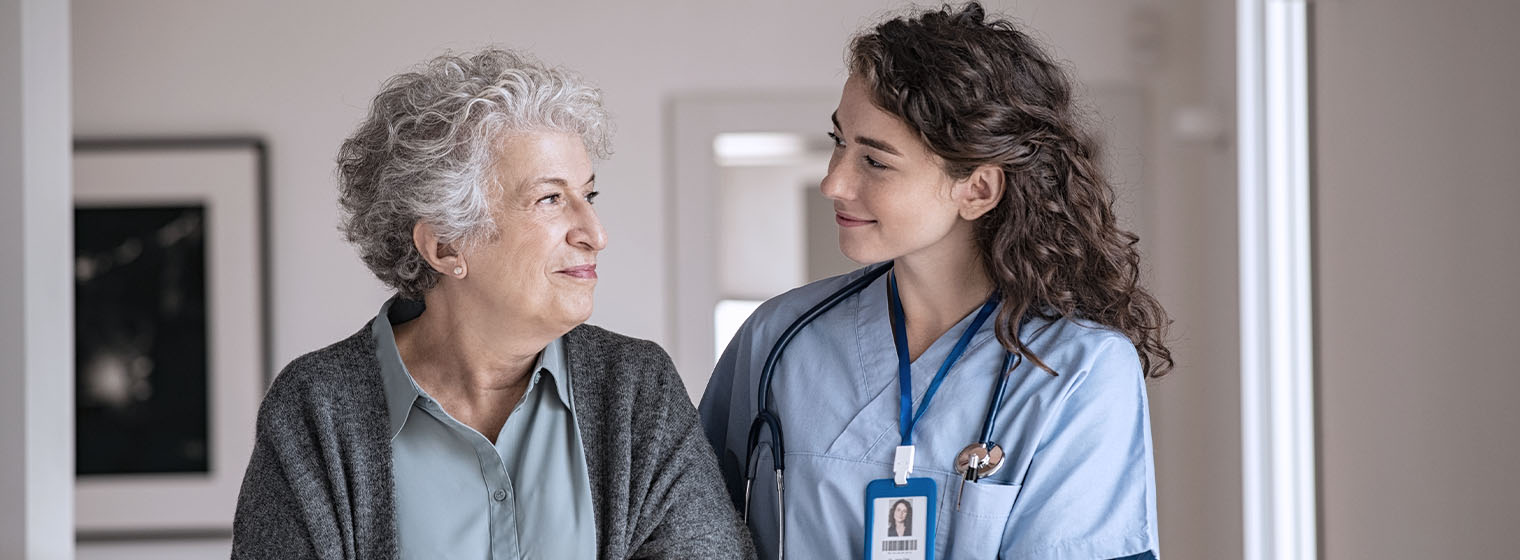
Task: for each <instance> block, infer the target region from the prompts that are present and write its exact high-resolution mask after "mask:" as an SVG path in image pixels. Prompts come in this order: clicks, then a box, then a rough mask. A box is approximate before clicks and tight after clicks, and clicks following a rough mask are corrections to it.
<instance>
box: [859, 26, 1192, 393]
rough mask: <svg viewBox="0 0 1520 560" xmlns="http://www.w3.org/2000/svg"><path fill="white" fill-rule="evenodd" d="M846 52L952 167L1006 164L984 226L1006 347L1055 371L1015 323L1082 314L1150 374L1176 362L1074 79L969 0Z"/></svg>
mask: <svg viewBox="0 0 1520 560" xmlns="http://www.w3.org/2000/svg"><path fill="white" fill-rule="evenodd" d="M847 63H848V65H849V70H850V73H851V74H852V75H854V76H858V77H860V78H862V79H863V80H865V82H866V83H867V84H868V87H869V88H870V90H871V98H872V102H873V103H874V104H875V105H876V106H878V107H880V108H881V109H882V110H884V111H887V112H889V113H891V114H893V115H896V116H897V117H898V118H901V119H902V120H903V121H905V122H906V123H907V124H908V126H909V127H910V128H912V129H913V130H914V131H915V132H917V133H918V135H919V137H920V138H921V139H922V140H923V141H924V142H925V143H926V144H927V145H928V146H929V149H930V150H932V151H933V152H934V153H935V154H938V155H939V156H940V158H942V159H943V161H944V170H945V172H946V173H947V174H949V175H950V176H951V177H954V178H956V179H962V178H965V177H967V176H969V175H970V174H971V172H972V171H974V170H975V169H976V168H978V167H980V166H983V165H988V164H992V165H997V166H999V167H1001V168H1002V170H1003V177H1004V185H1005V188H1004V191H1003V197H1002V199H1001V200H1000V201H999V203H998V205H997V207H996V208H995V209H993V210H992V211H990V212H988V213H987V214H986V215H984V216H982V217H981V218H979V219H978V220H977V224H976V232H977V233H976V237H977V245H978V248H979V249H980V253H981V257H982V263H983V265H984V267H985V268H986V271H987V274H988V276H989V277H990V278H991V279H992V280H993V282H994V283H995V284H996V285H997V289H998V291H999V294H1000V296H1001V298H1002V301H1003V302H1004V305H1003V306H1002V310H1001V311H1000V312H999V313H998V317H997V323H996V329H997V336H998V340H999V341H1000V342H1001V343H1002V344H1003V346H1004V347H1005V348H1008V349H1009V350H1010V351H1013V352H1014V353H1015V354H1017V355H1019V356H1020V357H1023V358H1028V359H1030V360H1031V361H1032V362H1033V363H1034V364H1036V365H1038V366H1039V367H1041V368H1042V369H1044V370H1046V371H1048V372H1050V373H1051V374H1057V372H1056V371H1054V370H1052V369H1051V368H1050V367H1049V366H1047V365H1046V364H1045V363H1044V362H1043V361H1042V360H1040V358H1039V357H1038V356H1035V355H1033V353H1032V352H1031V351H1030V350H1029V348H1028V347H1027V346H1025V345H1024V342H1023V341H1022V340H1020V339H1019V337H1018V328H1019V324H1020V322H1021V321H1020V320H1021V318H1023V317H1024V316H1026V315H1031V314H1032V315H1038V316H1042V317H1046V318H1052V319H1053V318H1057V317H1068V318H1082V319H1086V320H1089V321H1093V322H1096V323H1099V324H1102V325H1106V326H1108V327H1111V328H1113V329H1115V330H1118V331H1119V332H1121V333H1123V334H1124V335H1125V336H1127V337H1129V339H1130V341H1131V342H1132V343H1134V345H1135V348H1136V349H1137V350H1139V354H1140V362H1141V367H1142V371H1143V373H1144V375H1146V376H1148V377H1161V376H1162V375H1165V374H1166V373H1167V372H1168V371H1170V370H1171V368H1172V365H1173V362H1172V353H1171V350H1170V349H1168V348H1167V346H1166V340H1165V335H1166V328H1167V326H1168V325H1169V324H1170V323H1171V321H1170V319H1168V318H1167V314H1166V310H1165V309H1163V308H1162V307H1161V304H1160V303H1159V302H1157V301H1156V298H1154V297H1152V296H1151V294H1150V293H1148V292H1146V290H1145V289H1144V288H1142V287H1141V286H1140V284H1139V279H1140V253H1139V251H1138V250H1137V249H1136V247H1135V245H1136V244H1137V243H1138V242H1139V240H1140V238H1139V236H1137V235H1135V234H1134V233H1131V232H1129V231H1125V230H1124V229H1121V228H1120V227H1119V225H1118V222H1117V220H1116V219H1115V216H1114V211H1113V204H1114V190H1113V187H1112V186H1111V185H1110V184H1109V182H1108V180H1107V179H1106V178H1105V177H1104V174H1103V171H1102V169H1101V168H1100V166H1099V164H1098V160H1097V141H1096V140H1095V139H1094V138H1093V136H1092V135H1090V134H1089V133H1088V132H1087V131H1086V130H1085V120H1084V116H1083V114H1082V112H1081V111H1080V110H1079V107H1078V106H1076V105H1075V104H1074V103H1073V100H1072V86H1071V84H1072V79H1071V77H1070V76H1068V74H1067V72H1066V70H1065V69H1063V68H1062V67H1061V66H1059V65H1058V64H1056V63H1055V62H1054V61H1053V60H1052V59H1051V57H1050V55H1049V54H1047V53H1046V52H1045V51H1044V50H1043V49H1042V48H1041V47H1040V45H1038V44H1037V43H1036V42H1035V41H1034V40H1033V39H1032V38H1030V37H1029V35H1027V34H1025V33H1024V32H1022V31H1020V30H1019V29H1018V28H1017V27H1016V26H1015V25H1014V24H1013V22H1011V21H1009V20H1007V19H1002V18H997V17H992V18H989V17H988V16H987V14H986V12H985V11H984V10H983V9H982V6H981V4H979V3H976V2H972V3H969V4H965V5H964V6H961V7H959V8H956V7H953V6H950V5H945V6H942V7H941V8H940V9H938V10H935V11H927V12H922V13H918V14H916V15H914V16H909V17H899V18H896V19H892V20H890V21H887V22H885V23H882V24H880V25H878V26H876V27H875V28H874V29H871V30H870V31H868V32H865V33H862V34H860V35H858V36H856V37H855V39H854V40H853V41H852V42H851V44H850V49H849V57H848V61H847Z"/></svg>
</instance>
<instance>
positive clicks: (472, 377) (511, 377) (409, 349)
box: [395, 297, 557, 404]
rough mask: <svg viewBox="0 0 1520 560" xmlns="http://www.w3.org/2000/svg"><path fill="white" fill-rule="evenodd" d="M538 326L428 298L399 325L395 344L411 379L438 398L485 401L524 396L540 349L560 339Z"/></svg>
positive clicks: (476, 308) (478, 309)
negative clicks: (420, 309)
mask: <svg viewBox="0 0 1520 560" xmlns="http://www.w3.org/2000/svg"><path fill="white" fill-rule="evenodd" d="M537 330H539V329H534V328H532V327H531V326H529V325H526V324H524V323H522V322H514V321H511V320H510V319H505V318H502V317H500V316H493V315H492V314H490V313H489V312H488V311H487V310H484V309H481V308H479V307H469V306H461V305H452V304H450V303H448V302H444V301H437V300H435V298H432V297H429V298H428V306H427V311H425V312H424V313H423V314H422V315H421V316H418V317H417V318H416V319H413V320H411V321H408V322H406V323H402V324H400V325H396V329H395V333H396V348H397V350H399V351H400V354H401V360H402V362H403V363H405V364H406V367H407V370H408V371H409V372H411V374H412V378H413V379H415V380H416V381H417V383H418V385H421V386H422V388H423V389H424V390H426V391H428V393H429V394H432V395H433V396H434V397H435V398H437V399H440V400H456V399H465V400H469V401H487V400H492V399H495V398H500V397H503V396H510V395H511V394H512V393H516V395H517V396H521V393H522V389H523V388H524V387H526V385H527V381H528V378H529V375H528V374H529V373H530V372H531V371H532V369H533V365H534V364H535V363H536V362H537V360H538V355H539V353H540V352H542V351H543V349H544V347H545V346H548V344H549V342H551V341H553V340H554V339H555V338H556V337H557V335H549V334H546V333H540V332H536V331H537ZM451 396H453V397H455V399H450V397H451ZM481 404H485V403H484V402H482V403H481Z"/></svg>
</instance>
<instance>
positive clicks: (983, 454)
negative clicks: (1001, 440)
mask: <svg viewBox="0 0 1520 560" xmlns="http://www.w3.org/2000/svg"><path fill="white" fill-rule="evenodd" d="M1002 468H1003V448H1002V446H999V445H998V444H996V443H994V444H992V447H990V448H989V447H986V446H985V445H983V444H982V443H980V442H978V443H973V444H971V445H967V446H966V448H965V449H962V450H961V452H960V453H959V454H957V455H956V456H955V472H958V473H961V475H962V476H964V477H966V480H970V481H972V482H976V481H977V479H980V478H986V477H989V476H992V475H993V474H996V473H997V472H998V470H1000V469H1002Z"/></svg>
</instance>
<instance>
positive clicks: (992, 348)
mask: <svg viewBox="0 0 1520 560" xmlns="http://www.w3.org/2000/svg"><path fill="white" fill-rule="evenodd" d="M862 274H864V271H856V272H854V273H851V274H848V275H844V276H839V277H835V278H830V279H827V280H822V281H819V282H815V283H813V284H809V285H807V286H803V287H801V288H798V289H795V290H792V291H790V292H788V293H786V294H783V295H781V296H778V297H776V298H774V299H772V300H770V301H768V302H766V303H765V304H764V305H762V306H760V308H759V309H757V310H756V311H755V313H754V314H753V315H752V316H751V317H750V318H749V320H748V321H747V322H746V323H745V324H744V326H743V327H742V328H740V330H739V332H738V333H737V334H736V335H735V336H734V338H733V340H732V341H731V342H730V343H729V346H728V348H727V350H726V351H725V352H724V353H723V356H722V357H721V358H720V359H719V362H718V366H717V368H716V369H715V370H714V372H713V377H712V379H711V381H710V382H709V384H708V387H707V391H706V393H705V395H704V396H703V399H702V404H701V414H702V422H703V426H704V428H705V430H706V432H707V435H708V438H709V440H710V441H711V443H712V444H713V447H714V449H715V451H716V452H717V453H718V458H719V463H720V464H721V466H722V468H723V473H724V476H725V479H726V480H727V481H728V484H729V490H730V493H731V494H732V495H733V496H734V497H735V503H736V504H740V505H742V503H741V501H742V496H743V491H744V489H743V485H744V474H745V464H744V461H745V454H746V449H747V445H746V444H747V438H748V434H749V425H750V422H751V420H752V419H753V418H754V415H755V414H756V412H757V410H756V402H755V392H756V391H757V389H758V387H757V384H758V381H759V376H760V369H761V365H762V364H763V363H764V360H765V358H766V356H767V354H769V352H770V351H771V348H772V346H773V345H774V343H775V341H776V339H777V338H778V337H779V335H780V333H781V331H782V330H784V329H785V328H786V327H787V325H789V324H790V323H791V322H792V321H793V320H795V319H796V318H797V317H798V316H800V315H802V313H803V312H804V311H805V310H806V309H807V308H808V307H811V306H812V305H813V304H815V303H817V302H818V301H820V300H822V299H824V298H825V297H827V296H828V295H829V294H831V293H834V292H835V291H836V290H838V289H839V288H840V287H842V286H844V285H845V284H847V283H849V282H850V281H851V280H854V279H856V278H859V277H860V276H861V275H862ZM886 282H887V280H886V278H885V276H884V277H882V278H878V279H877V280H876V281H874V282H873V283H872V284H871V285H870V286H867V287H866V289H864V290H862V291H861V292H860V293H859V294H856V295H854V296H851V297H850V298H849V299H848V300H846V301H844V302H843V303H841V304H840V305H839V306H838V307H836V308H834V309H833V310H831V311H829V312H828V313H825V314H823V315H822V316H820V317H818V318H817V319H816V320H815V321H814V322H813V323H812V324H810V325H808V326H807V327H806V328H805V329H803V330H802V331H801V332H800V333H799V334H798V336H797V337H796V338H795V339H793V341H792V343H791V345H790V346H789V347H788V348H787V349H786V353H785V355H784V357H783V358H782V359H781V361H780V362H779V363H778V365H777V369H776V374H775V380H774V383H773V385H772V388H771V391H772V395H773V397H772V398H773V399H774V401H773V402H774V403H775V404H774V405H773V407H774V408H775V409H776V411H777V412H778V413H779V414H780V416H781V419H782V422H783V423H784V425H785V432H784V434H785V435H784V437H785V438H786V457H785V459H786V488H787V494H786V512H785V518H786V524H787V531H786V539H787V543H786V551H787V557H791V558H855V557H860V555H861V554H862V551H861V550H859V549H860V547H861V546H862V542H863V540H864V523H865V521H864V516H865V514H864V508H863V506H862V504H863V500H864V496H865V494H864V492H865V488H866V485H867V484H869V483H870V481H872V480H875V479H881V478H891V477H892V459H893V454H894V451H895V449H896V446H897V445H898V444H899V443H900V439H901V437H900V434H899V432H898V424H899V410H900V405H899V398H900V396H899V392H898V387H899V383H898V369H897V353H896V349H895V347H894V344H893V339H892V330H891V326H890V321H889V318H888V317H889V316H888V305H887V297H886ZM973 315H975V311H973V312H972V313H971V314H968V315H967V316H966V317H965V318H963V319H962V320H961V321H960V322H959V323H957V324H956V325H955V326H953V327H951V328H950V330H949V331H947V332H945V333H944V334H943V335H942V336H941V337H940V338H939V339H937V340H936V341H934V342H933V343H932V344H931V345H930V346H929V348H928V349H927V350H925V351H924V352H923V353H922V354H921V355H920V356H919V357H918V358H917V359H916V360H914V361H913V362H912V366H911V378H912V382H913V383H912V390H913V391H912V398H913V404H914V406H915V407H916V406H918V404H919V403H920V402H921V400H922V398H923V394H924V392H925V390H926V389H927V387H928V386H929V382H930V380H931V378H932V377H933V376H934V374H935V373H936V371H937V369H938V368H939V366H940V364H941V363H943V362H944V361H945V358H946V356H947V354H949V353H950V351H951V349H952V347H953V346H954V345H955V343H956V342H957V340H958V339H959V338H960V337H961V335H962V334H964V333H965V331H966V329H967V328H968V327H969V326H970V324H971V323H972V320H973ZM994 332H995V329H994V322H993V321H988V322H987V323H985V324H984V325H982V326H981V327H980V328H979V329H978V330H977V332H976V333H975V334H974V335H973V336H972V338H971V340H970V343H969V345H968V346H967V347H966V350H965V352H964V355H963V356H962V357H961V358H960V359H959V360H958V361H957V362H956V363H955V364H954V366H953V367H952V368H951V369H950V370H949V372H948V374H947V376H946V377H945V379H944V381H943V382H942V385H941V387H940V389H939V392H938V393H937V396H936V397H935V398H934V406H933V407H931V408H930V409H928V411H927V412H926V413H925V414H924V416H923V417H922V419H921V420H920V421H919V423H918V424H917V426H916V428H915V432H914V433H915V436H914V444H915V446H916V448H917V449H916V456H917V460H916V463H915V466H914V469H913V476H921V477H930V478H933V479H934V480H935V482H936V484H937V486H938V488H939V492H940V496H939V499H938V500H937V502H938V508H939V510H938V516H939V520H940V521H939V522H938V527H937V531H938V533H937V534H936V539H935V542H936V554H935V557H936V558H993V557H997V556H1000V555H1001V556H1008V557H1017V558H1036V559H1042V558H1051V559H1067V558H1083V559H1093V558H1122V557H1125V556H1130V555H1134V554H1139V553H1142V552H1145V551H1154V550H1156V549H1157V542H1156V541H1157V537H1156V513H1155V512H1156V509H1155V478H1154V474H1153V472H1152V468H1151V465H1152V459H1151V457H1152V452H1151V441H1150V440H1151V438H1150V422H1149V415H1148V410H1147V406H1148V405H1147V401H1146V395H1145V386H1144V379H1143V377H1142V375H1141V369H1140V362H1139V356H1138V354H1137V352H1136V351H1135V348H1134V346H1133V345H1132V344H1131V343H1130V342H1129V340H1128V339H1127V338H1125V337H1124V336H1123V335H1122V334H1119V333H1117V332H1115V331H1113V330H1111V329H1107V328H1104V327H1102V326H1099V325H1095V324H1092V323H1088V322H1085V321H1074V320H1069V319H1059V320H1054V321H1051V320H1047V319H1038V318H1036V319H1032V320H1030V321H1028V322H1027V323H1026V324H1025V325H1024V326H1023V328H1022V329H1021V331H1020V337H1021V339H1022V340H1024V342H1025V343H1026V344H1027V345H1028V346H1029V348H1030V349H1031V350H1032V351H1033V352H1034V353H1035V354H1036V355H1038V356H1040V357H1041V358H1042V359H1043V360H1044V361H1045V362H1046V364H1048V365H1050V366H1051V367H1052V368H1053V369H1055V370H1056V371H1057V372H1058V373H1060V375H1058V376H1052V375H1050V374H1049V373H1046V372H1045V371H1044V370H1041V369H1039V368H1037V367H1036V366H1034V365H1033V364H1032V363H1031V361H1029V360H1024V361H1023V362H1022V363H1021V364H1020V365H1019V366H1018V367H1017V368H1015V369H1014V371H1013V372H1012V373H1010V375H1011V376H1012V377H1011V378H1010V379H1009V383H1008V387H1007V389H1006V390H1005V393H1004V404H1003V409H1002V412H1001V413H1000V414H999V416H998V421H997V425H996V427H995V428H994V431H993V438H994V440H995V441H997V442H998V443H999V444H1000V445H1001V446H1002V447H1003V449H1004V451H1005V452H1006V453H1007V458H1006V459H1005V464H1004V466H1003V468H1002V469H1001V470H1000V471H999V472H998V473H996V474H995V475H993V476H992V477H990V478H985V479H982V480H981V481H979V482H976V483H968V484H966V485H965V489H964V494H961V495H960V496H959V502H960V507H959V509H957V508H956V502H957V499H956V498H957V495H956V494H957V493H959V492H960V484H959V482H960V478H961V477H960V476H959V475H958V474H957V473H956V472H954V465H953V462H954V459H955V456H956V454H957V453H959V452H960V451H961V449H962V448H964V447H966V445H967V444H970V443H973V442H975V441H977V439H978V438H979V435H980V429H981V425H982V421H983V418H984V415H985V412H986V407H987V404H988V402H989V398H990V396H991V392H992V390H993V389H994V387H995V386H996V381H997V379H996V374H997V372H998V371H999V370H1000V369H1001V367H1002V364H1003V359H1004V357H1005V350H1004V349H1003V347H1002V346H1001V345H1000V344H999V343H998V341H997V338H996V336H995V334H994ZM767 438H768V436H767ZM769 453H770V447H769V446H768V445H765V444H762V445H761V446H760V448H759V449H758V450H757V451H756V456H755V457H751V460H752V461H756V462H758V465H757V469H758V470H757V475H756V483H755V484H754V486H753V489H752V494H751V498H750V499H751V505H750V507H751V512H750V516H749V522H750V527H751V529H752V530H753V532H754V537H755V545H756V547H757V548H758V549H759V552H760V556H761V557H762V558H775V557H776V553H777V550H776V544H777V541H776V540H777V535H778V527H777V519H776V517H777V516H776V504H777V500H776V495H775V487H774V485H772V484H771V483H770V476H771V473H770V464H771V458H770V455H769Z"/></svg>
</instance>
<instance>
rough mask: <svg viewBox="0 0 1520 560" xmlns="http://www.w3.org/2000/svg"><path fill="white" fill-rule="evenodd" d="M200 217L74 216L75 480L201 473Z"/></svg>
mask: <svg viewBox="0 0 1520 560" xmlns="http://www.w3.org/2000/svg"><path fill="white" fill-rule="evenodd" d="M205 232H206V211H205V208H204V207H203V206H178V207H175V206H160V207H142V208H120V207H116V208H77V209H75V210H74V257H75V258H74V269H75V272H74V281H75V284H74V289H75V291H74V305H75V307H74V322H75V325H74V334H75V350H74V359H75V368H76V369H75V374H74V382H75V385H74V387H75V389H74V390H75V393H74V398H75V433H76V436H75V453H76V458H77V459H76V460H77V462H76V473H77V474H80V475H91V474H135V473H203V472H208V468H207V466H208V465H207V455H208V451H209V449H208V445H209V442H208V441H207V433H208V426H209V424H208V421H207V418H208V413H207V408H208V395H207V379H208V376H207V374H208V367H209V366H208V361H207V340H206V338H207V335H206V240H205Z"/></svg>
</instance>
